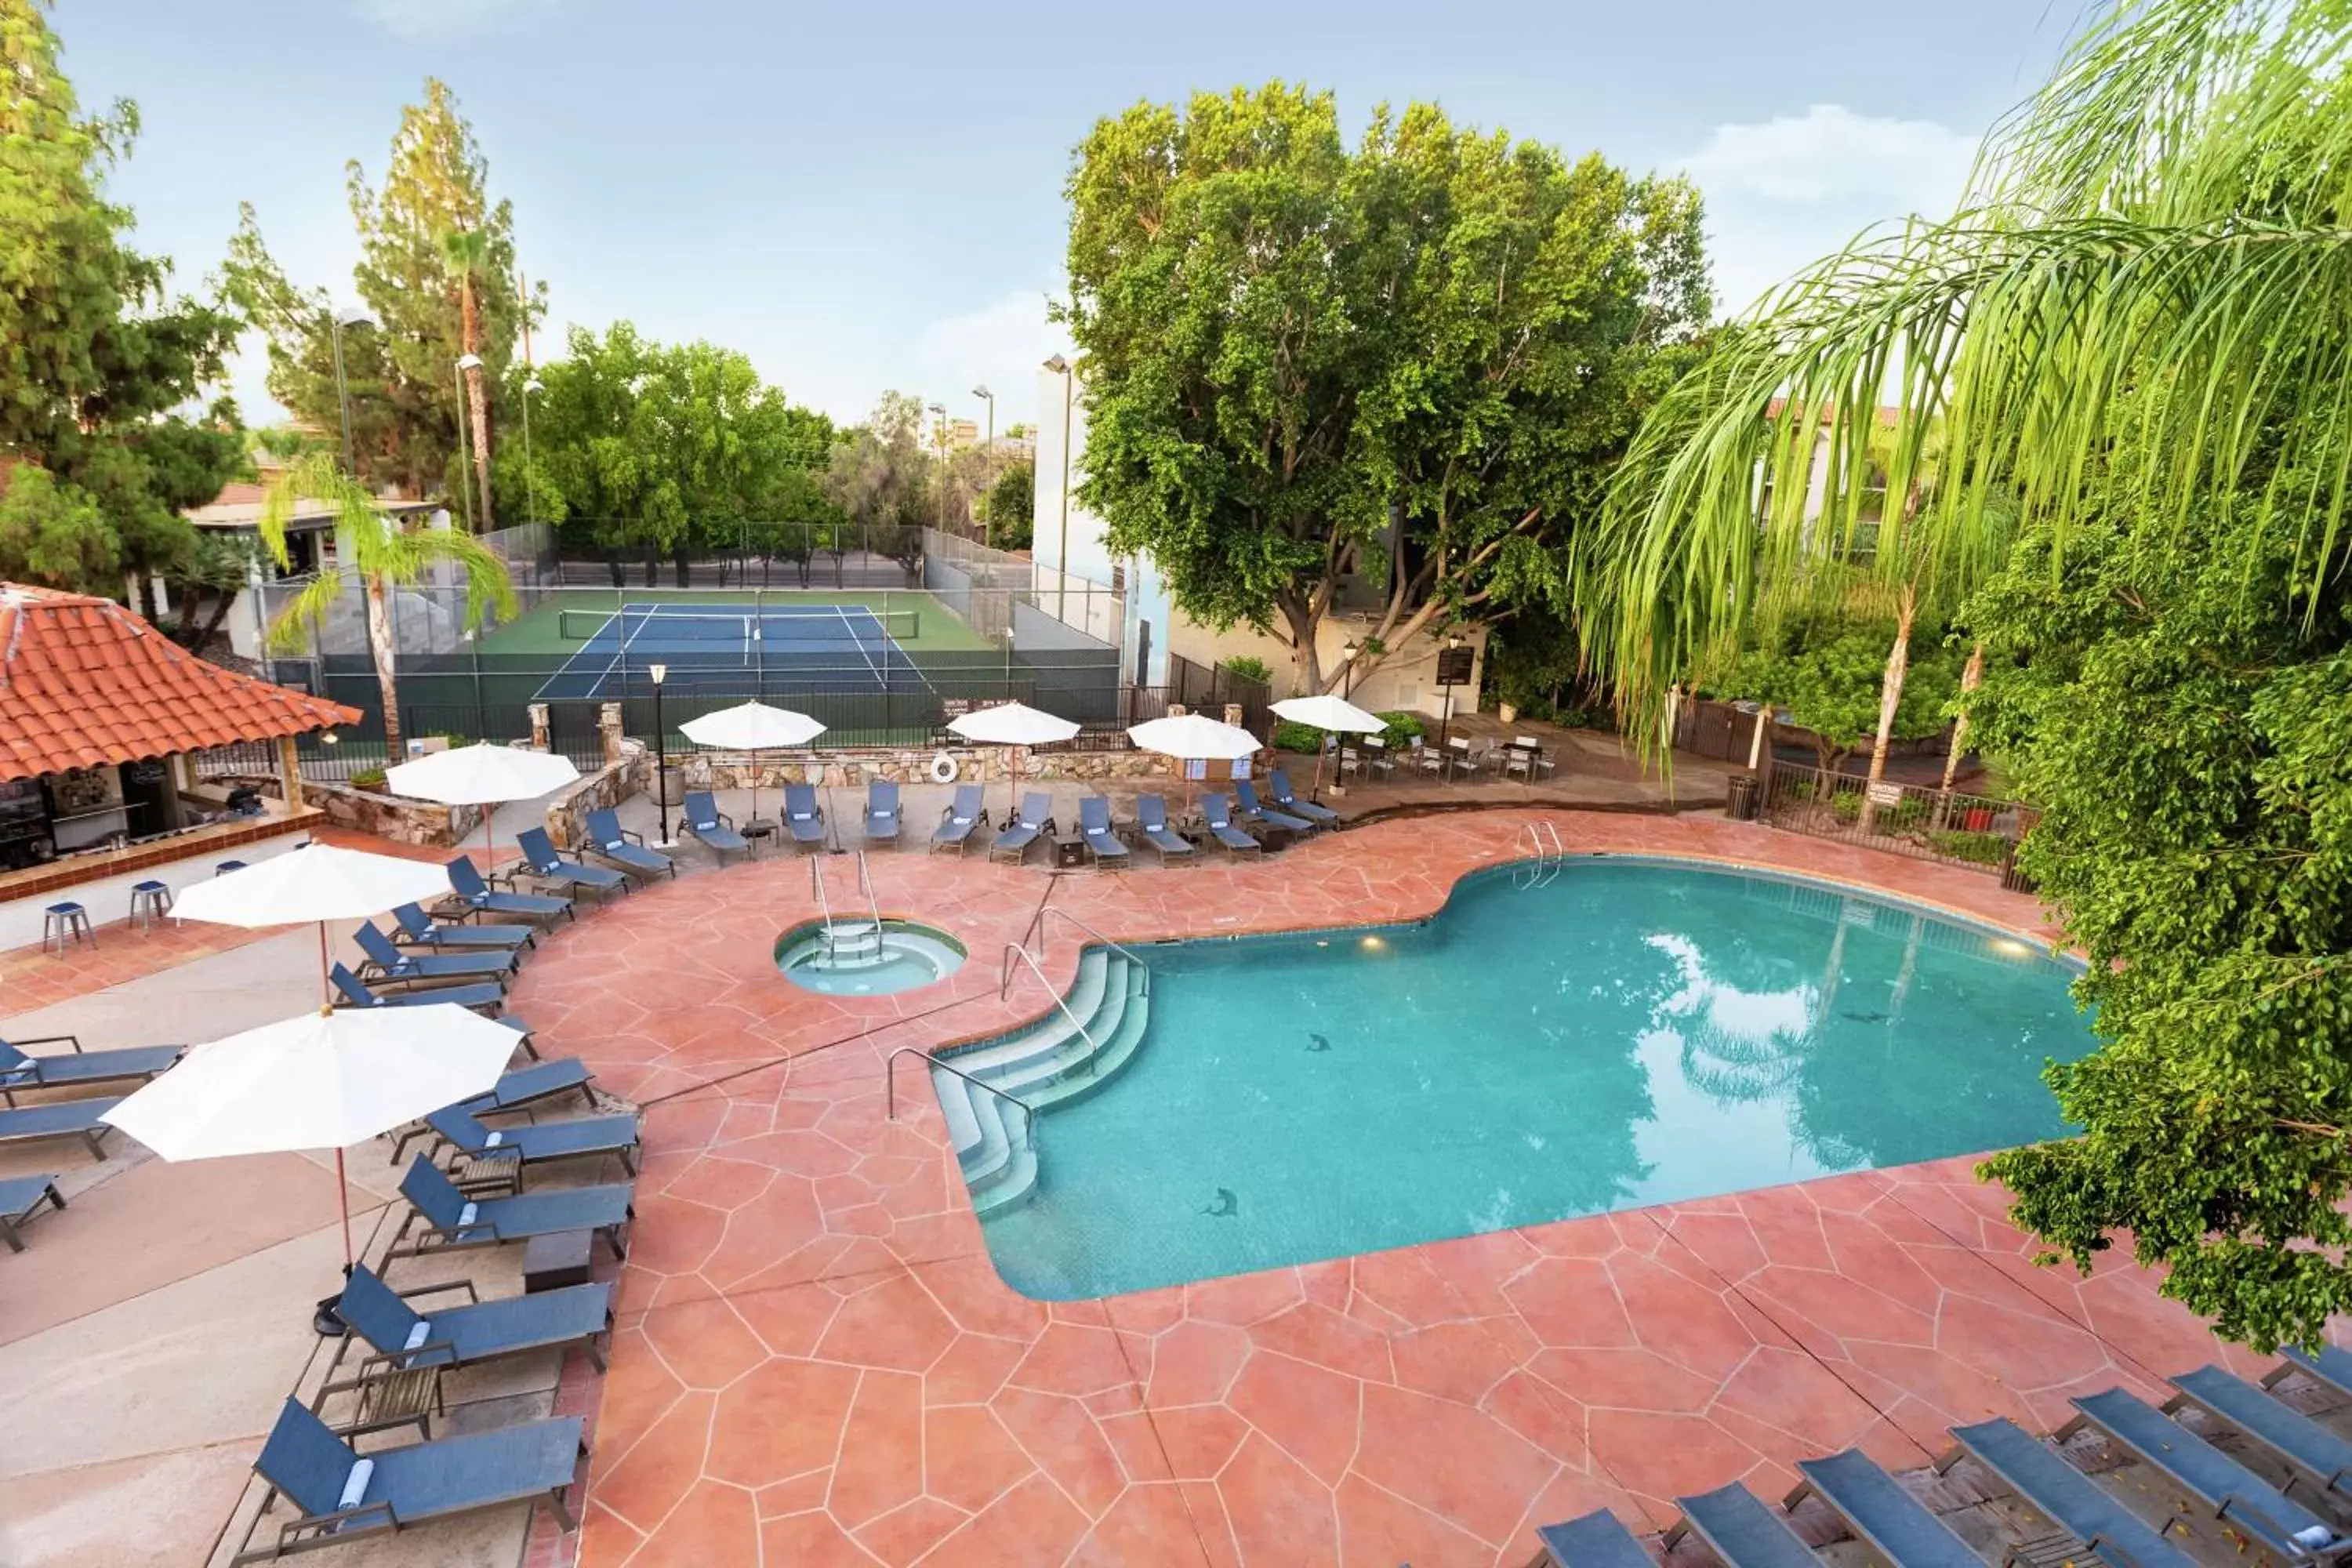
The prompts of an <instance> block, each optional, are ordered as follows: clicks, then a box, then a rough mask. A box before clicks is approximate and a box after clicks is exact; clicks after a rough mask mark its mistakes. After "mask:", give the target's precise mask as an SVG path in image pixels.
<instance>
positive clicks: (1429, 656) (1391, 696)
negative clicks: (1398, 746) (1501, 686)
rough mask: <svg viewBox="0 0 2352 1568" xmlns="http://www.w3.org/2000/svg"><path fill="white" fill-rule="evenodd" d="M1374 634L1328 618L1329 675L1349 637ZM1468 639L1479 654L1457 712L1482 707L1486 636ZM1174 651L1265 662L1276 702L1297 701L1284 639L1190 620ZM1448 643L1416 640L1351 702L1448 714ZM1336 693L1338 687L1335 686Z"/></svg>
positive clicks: (1323, 640)
mask: <svg viewBox="0 0 2352 1568" xmlns="http://www.w3.org/2000/svg"><path fill="white" fill-rule="evenodd" d="M1369 631H1370V623H1369V622H1367V621H1363V620H1359V619H1354V618H1343V617H1340V616H1325V617H1324V620H1323V625H1322V626H1321V628H1320V629H1319V632H1318V636H1317V637H1316V655H1317V658H1318V661H1319V662H1320V664H1321V666H1322V668H1324V669H1325V670H1326V671H1327V672H1328V671H1330V670H1335V669H1337V668H1339V666H1340V664H1341V663H1342V662H1344V660H1345V658H1346V656H1345V655H1344V654H1343V653H1342V652H1341V651H1340V650H1341V649H1343V648H1345V647H1347V646H1348V642H1349V638H1351V637H1353V638H1361V637H1364V636H1365V635H1366V634H1367V633H1368V632H1369ZM1463 641H1464V642H1465V643H1466V644H1468V645H1469V646H1470V647H1471V648H1472V649H1473V650H1474V651H1475V656H1476V657H1475V658H1474V659H1473V661H1472V664H1471V681H1470V684H1469V685H1467V686H1458V687H1455V688H1454V712H1456V713H1472V712H1475V711H1476V710H1477V707H1478V683H1479V681H1480V680H1482V679H1484V678H1485V675H1486V632H1485V631H1483V630H1475V631H1471V632H1466V633H1465V634H1463ZM1174 646H1175V649H1176V651H1177V652H1178V653H1180V654H1181V655H1182V656H1183V657H1184V658H1189V659H1191V660H1192V662H1193V663H1195V664H1212V665H1213V664H1223V663H1225V662H1226V661H1227V660H1229V659H1234V658H1243V657H1247V658H1256V659H1261V660H1263V661H1265V668H1266V670H1267V672H1268V673H1269V674H1270V675H1271V676H1272V677H1273V686H1274V694H1275V696H1276V697H1277V698H1282V697H1296V696H1297V695H1298V694H1299V693H1298V692H1297V683H1296V681H1295V679H1294V678H1293V677H1294V669H1293V666H1292V664H1291V658H1290V646H1289V645H1288V644H1287V643H1286V642H1284V641H1283V640H1282V639H1281V638H1279V637H1271V636H1268V635H1266V634H1265V633H1263V632H1258V631H1254V630H1252V629H1251V628H1250V627H1248V626H1234V627H1233V628H1232V629H1231V630H1229V631H1223V632H1220V631H1217V630H1215V629H1213V628H1212V627H1209V626H1198V625H1195V624H1193V623H1192V622H1191V621H1181V622H1180V623H1179V625H1178V627H1177V633H1176V640H1175V644H1174ZM1443 647H1444V639H1443V638H1440V637H1427V636H1422V637H1414V638H1412V640H1411V641H1409V642H1407V643H1406V644H1405V645H1404V646H1403V647H1400V648H1398V649H1396V650H1395V651H1394V652H1392V653H1391V654H1390V655H1389V656H1388V657H1387V658H1383V659H1381V662H1380V664H1379V666H1378V667H1377V668H1371V669H1370V670H1369V671H1367V672H1366V673H1363V674H1361V675H1359V676H1358V677H1357V679H1356V680H1355V682H1354V684H1353V685H1352V686H1351V687H1349V688H1348V692H1349V700H1350V701H1352V702H1354V703H1355V704H1356V706H1357V707H1359V708H1366V709H1370V710H1373V711H1374V712H1385V711H1389V710H1397V709H1404V710H1411V711H1414V712H1420V713H1427V714H1430V715H1432V716H1436V715H1438V714H1441V713H1443V712H1444V708H1445V693H1444V689H1443V688H1441V687H1440V686H1439V685H1438V684H1437V656H1438V654H1439V652H1440V651H1441V650H1442V648H1443ZM1334 689H1335V690H1337V689H1339V688H1336V687H1335V688H1334Z"/></svg>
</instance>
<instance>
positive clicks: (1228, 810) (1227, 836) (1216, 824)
mask: <svg viewBox="0 0 2352 1568" xmlns="http://www.w3.org/2000/svg"><path fill="white" fill-rule="evenodd" d="M1201 821H1202V824H1203V825H1204V826H1206V827H1207V828H1208V830H1209V837H1212V838H1213V839H1215V840H1216V841H1217V842H1218V843H1219V844H1220V845H1222V846H1223V848H1224V851H1225V853H1226V854H1228V855H1239V854H1242V853H1244V852H1245V851H1248V850H1253V849H1256V850H1263V849H1264V848H1265V846H1264V845H1263V844H1260V843H1259V842H1258V841H1257V840H1256V839H1255V838H1252V837H1250V836H1249V835H1248V834H1246V833H1244V832H1243V831H1242V830H1241V829H1240V828H1238V827H1235V826H1234V808H1233V805H1232V803H1231V802H1229V801H1227V800H1226V799H1225V797H1224V796H1223V795H1202V797H1201Z"/></svg>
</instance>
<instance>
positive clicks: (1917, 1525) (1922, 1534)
mask: <svg viewBox="0 0 2352 1568" xmlns="http://www.w3.org/2000/svg"><path fill="white" fill-rule="evenodd" d="M1797 1470H1798V1473H1799V1474H1800V1475H1801V1476H1802V1477H1803V1478H1804V1479H1802V1480H1801V1481H1800V1482H1799V1483H1798V1485H1797V1489H1796V1490H1794V1491H1792V1492H1790V1494H1789V1495H1788V1497H1787V1498H1786V1499H1785V1500H1783V1501H1782V1503H1781V1505H1780V1506H1781V1507H1782V1509H1783V1510H1792V1509H1794V1508H1795V1507H1796V1506H1797V1505H1798V1504H1799V1503H1800V1502H1801V1501H1803V1500H1805V1499H1806V1498H1807V1497H1809V1496H1811V1497H1818V1498H1820V1499H1821V1500H1822V1501H1823V1502H1825V1503H1827V1504H1828V1505H1829V1506H1830V1507H1831V1508H1832V1510H1835V1511H1836V1513H1837V1515H1838V1517H1839V1518H1841V1519H1843V1521H1845V1525H1846V1528H1847V1529H1848V1530H1849V1531H1853V1537H1854V1539H1855V1540H1857V1541H1860V1542H1863V1543H1864V1544H1865V1545H1867V1546H1868V1547H1869V1548H1870V1549H1871V1551H1872V1552H1874V1553H1875V1554H1876V1555H1877V1557H1878V1559H1879V1560H1880V1561H1881V1562H1885V1563H1900V1564H1901V1565H1902V1568H1984V1562H1983V1560H1982V1559H1981V1558H1979V1557H1978V1556H1977V1554H1976V1553H1975V1552H1972V1551H1970V1550H1969V1543H1968V1542H1965V1541H1962V1540H1961V1539H1960V1538H1959V1537H1958V1536H1957V1535H1955V1534H1953V1533H1952V1529H1951V1527H1950V1526H1949V1525H1948V1524H1946V1523H1945V1522H1944V1521H1942V1520H1940V1519H1937V1517H1936V1516H1935V1514H1933V1513H1932V1512H1930V1511H1929V1510H1927V1507H1926V1506H1925V1505H1923V1504H1922V1503H1921V1502H1920V1501H1919V1500H1918V1499H1916V1498H1915V1497H1913V1496H1912V1495H1911V1494H1910V1493H1909V1492H1907V1491H1905V1490H1904V1489H1903V1487H1902V1483H1900V1482H1898V1481H1897V1480H1895V1478H1894V1477H1893V1476H1890V1475H1888V1474H1887V1473H1886V1472H1885V1470H1883V1469H1881V1468H1878V1466H1877V1464H1876V1463H1875V1462H1874V1461H1873V1460H1872V1458H1870V1456H1869V1455H1867V1454H1864V1452H1863V1451H1862V1450H1861V1449H1859V1448H1848V1449H1846V1450H1845V1451H1844V1452H1843V1453H1842V1454H1832V1455H1831V1456H1830V1457H1829V1458H1826V1459H1800V1460H1798V1461H1797ZM1807 1556H1808V1557H1810V1556H1811V1552H1807Z"/></svg>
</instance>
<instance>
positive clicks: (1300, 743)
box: [1274, 719, 1323, 757]
mask: <svg viewBox="0 0 2352 1568" xmlns="http://www.w3.org/2000/svg"><path fill="white" fill-rule="evenodd" d="M1322 746H1323V731H1320V730H1318V729H1317V728H1316V727H1315V726H1314V725H1312V724H1294V723H1292V722H1291V721H1289V720H1287V719H1286V720H1284V721H1282V722H1281V723H1279V724H1276V726H1275V727H1274V749H1275V750H1276V751H1277V752H1301V753H1303V754H1304V755H1307V756H1310V757H1311V756H1313V755H1314V754H1315V753H1316V752H1318V751H1320V750H1321V749H1322Z"/></svg>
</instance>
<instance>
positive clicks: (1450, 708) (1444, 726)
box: [1437, 632, 1462, 753]
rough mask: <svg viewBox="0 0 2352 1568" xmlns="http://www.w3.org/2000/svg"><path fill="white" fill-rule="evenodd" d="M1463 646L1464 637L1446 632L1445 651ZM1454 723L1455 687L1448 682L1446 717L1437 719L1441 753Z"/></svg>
mask: <svg viewBox="0 0 2352 1568" xmlns="http://www.w3.org/2000/svg"><path fill="white" fill-rule="evenodd" d="M1461 646H1462V639H1461V638H1460V637H1456V636H1455V635H1454V633H1452V632H1448V633H1446V634H1445V651H1446V652H1447V653H1452V652H1453V651H1454V649H1455V648H1458V647H1461ZM1439 673H1440V674H1443V673H1444V671H1443V670H1441V671H1439ZM1453 725H1454V688H1453V686H1452V685H1451V684H1448V685H1446V688H1445V712H1444V717H1442V718H1440V719H1439V720H1438V721H1437V749H1438V751H1439V752H1441V753H1442V752H1444V750H1445V736H1446V731H1449V730H1450V729H1452V728H1453Z"/></svg>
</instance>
